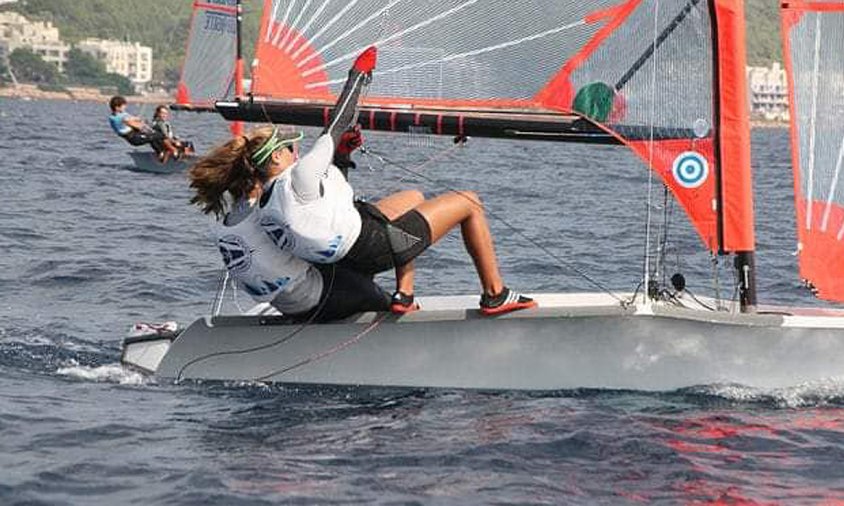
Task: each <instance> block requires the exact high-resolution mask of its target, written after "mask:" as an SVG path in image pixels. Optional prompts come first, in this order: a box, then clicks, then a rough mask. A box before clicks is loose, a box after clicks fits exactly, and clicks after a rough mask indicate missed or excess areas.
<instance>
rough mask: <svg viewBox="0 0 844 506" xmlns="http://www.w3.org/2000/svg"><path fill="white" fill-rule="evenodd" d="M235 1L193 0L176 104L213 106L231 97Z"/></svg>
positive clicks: (234, 58)
mask: <svg viewBox="0 0 844 506" xmlns="http://www.w3.org/2000/svg"><path fill="white" fill-rule="evenodd" d="M236 3H237V0H196V1H195V2H194V4H193V16H192V17H191V24H190V35H189V37H188V46H187V51H186V54H185V61H184V63H183V65H182V75H181V77H180V79H179V86H178V89H177V92H176V103H177V104H179V105H181V106H183V107H189V108H195V109H203V108H212V107H213V106H214V103H215V102H216V101H217V100H221V99H224V98H227V97H231V96H234V86H235V84H234V83H235V60H236V49H237V24H236V23H237V7H236Z"/></svg>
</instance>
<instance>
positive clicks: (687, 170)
mask: <svg viewBox="0 0 844 506" xmlns="http://www.w3.org/2000/svg"><path fill="white" fill-rule="evenodd" d="M671 173H672V174H673V175H674V180H675V181H677V183H678V184H679V185H680V186H682V187H683V188H697V187H699V186H700V185H702V184H703V183H704V182H705V181H706V178H707V177H709V163H708V162H707V161H706V158H705V157H704V156H703V155H701V154H700V153H698V152H695V151H686V152H683V153H680V155H679V156H678V157H677V158H675V159H674V167H673V169H672V170H671Z"/></svg>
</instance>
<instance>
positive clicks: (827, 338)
mask: <svg viewBox="0 0 844 506" xmlns="http://www.w3.org/2000/svg"><path fill="white" fill-rule="evenodd" d="M537 298H538V300H540V304H541V307H540V308H537V309H534V310H528V311H521V312H516V313H512V314H509V315H505V316H502V317H499V318H493V319H490V318H484V317H481V316H479V315H478V314H477V311H475V310H474V309H469V308H471V307H476V304H477V302H473V300H472V299H471V298H466V297H454V298H437V299H436V300H432V301H430V302H428V303H426V302H424V299H423V307H426V308H428V309H426V310H425V311H420V312H417V313H412V314H410V315H406V316H404V317H400V318H399V317H396V316H393V315H383V314H364V315H361V316H360V317H358V318H356V319H354V320H353V321H348V322H343V323H334V324H321V325H308V326H301V325H293V324H290V323H286V322H283V321H281V320H280V319H279V317H277V316H273V315H269V314H255V315H250V316H235V317H231V316H228V317H217V318H211V319H206V318H202V319H199V320H197V321H195V322H194V323H193V324H192V325H190V326H189V327H188V328H187V329H185V331H184V332H182V334H181V335H180V336H179V337H178V338H177V339H176V340H175V341H174V342H173V343H172V345H170V347H169V350H167V352H166V354H165V355H164V357H163V359H162V360H161V362H160V364H158V367H157V368H155V374H156V376H158V377H160V378H166V379H188V378H192V379H217V380H259V381H273V382H286V383H317V384H337V385H372V386H422V387H452V388H472V389H527V390H557V389H571V388H611V389H635V390H672V389H676V388H682V387H688V386H693V385H702V384H713V383H739V384H743V385H747V386H757V387H770V388H778V387H786V386H793V385H798V384H802V383H806V382H811V381H818V380H824V379H828V378H832V377H836V376H844V360H842V358H844V316H842V315H839V314H830V313H826V314H819V313H817V314H809V313H807V314H802V315H801V314H796V313H793V312H792V313H791V314H790V315H784V314H755V315H740V314H730V313H725V312H709V311H700V310H690V309H682V308H677V307H673V306H644V305H639V306H631V307H627V308H622V307H621V306H620V305H618V304H610V303H609V301H606V302H607V303H606V304H602V303H600V304H595V303H594V302H595V301H599V299H600V298H599V297H597V296H594V295H586V294H581V295H577V294H572V295H553V294H550V295H544V296H543V295H539V296H537ZM449 307H450V308H455V307H457V308H460V309H439V308H449ZM148 368H149V367H148Z"/></svg>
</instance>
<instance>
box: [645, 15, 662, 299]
mask: <svg viewBox="0 0 844 506" xmlns="http://www.w3.org/2000/svg"><path fill="white" fill-rule="evenodd" d="M654 10H655V12H654V42H653V44H652V45H651V47H652V48H653V49H654V52H653V53H652V54H653V58H654V63H653V72H651V111H650V118H651V121H650V123H651V125H650V142H649V143H648V197H647V203H646V204H645V205H646V211H645V213H646V220H645V258H644V261H643V266H642V275H643V280H644V281H643V282H644V284H645V290H644V296H645V301H647V300H648V298H649V297H650V277H651V272H650V271H651V266H650V255H651V206H652V198H653V197H652V191H653V179H654V174H653V172H654V171H653V169H651V167H653V159H654V123H655V121H654V116H655V115H656V68H657V56H658V55H657V54H656V51H655V50H656V46H657V39H658V37H659V36H658V34H657V30H658V29H659V0H657V1H656V4H655V9H654Z"/></svg>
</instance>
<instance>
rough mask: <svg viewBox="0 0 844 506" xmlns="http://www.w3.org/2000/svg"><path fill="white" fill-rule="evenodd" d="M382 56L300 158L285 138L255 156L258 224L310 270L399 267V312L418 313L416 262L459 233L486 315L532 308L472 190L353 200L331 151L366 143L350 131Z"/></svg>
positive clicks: (360, 73)
mask: <svg viewBox="0 0 844 506" xmlns="http://www.w3.org/2000/svg"><path fill="white" fill-rule="evenodd" d="M376 58H377V53H376V49H375V47H370V48H369V49H367V50H366V51H364V52H363V53H362V54H361V55H360V56H358V58H357V60H356V61H355V63H354V65H353V66H352V68H351V70H350V71H349V77H348V80H347V81H346V84H345V86H344V87H343V91H342V92H341V94H340V97H339V99H338V101H337V104H336V105H335V107H334V110H333V111H332V113H331V116H330V118H329V122H328V126H327V127H326V128H325V130H324V131H323V132H322V135H321V136H320V137H319V138H318V139H317V140H316V142H315V143H314V146H313V148H312V149H311V150H310V151H309V152H308V153H307V154H306V155H305V156H303V157H302V159H301V160H299V159H298V152H297V150H296V147H295V146H294V147H291V148H290V149H282V148H285V147H287V144H286V138H285V139H281V138H279V136H278V132H277V131H273V132H272V135H270V136H269V137H268V138H267V140H266V143H265V144H263V145H262V146H260V147H259V148H258V149H256V150H255V151H253V152H250V160H251V163H252V166H253V167H254V169H255V173H256V175H257V177H258V178H259V179H260V180H261V181H262V183H264V194H263V195H262V197H261V203H260V207H261V225H262V226H264V228H265V230H266V231H267V232H268V233H269V234H270V235H271V237H272V238H273V240H274V241H275V242H276V244H277V245H278V246H279V247H280V248H282V249H284V250H287V251H290V252H292V253H293V254H294V255H296V256H297V257H299V258H302V259H304V260H307V261H310V262H314V263H322V264H335V263H336V264H338V265H340V266H344V267H348V268H350V269H352V270H355V271H358V272H361V273H365V274H375V273H378V272H384V271H387V270H390V269H392V268H395V269H396V291H395V293H394V295H393V298H392V304H391V310H392V311H393V312H395V313H406V312H410V311H414V310H416V309H418V305H417V304H416V303H415V302H414V300H413V291H414V287H413V284H414V267H413V260H414V259H415V258H416V257H417V256H419V254H421V253H422V252H423V251H425V250H426V249H427V248H428V247H429V246H430V245H431V244H432V243H434V242H436V241H438V240H439V239H441V238H442V237H443V236H445V235H446V234H447V233H448V232H449V231H450V230H451V229H453V228H454V227H457V226H460V229H461V232H462V235H463V239H464V243H465V244H466V248H467V250H468V252H469V254H470V255H471V256H472V259H473V260H474V263H475V266H476V269H477V272H478V276H479V278H480V282H481V286H482V290H483V291H482V295H481V300H480V309H481V312H482V313H484V314H486V315H495V314H501V313H505V312H508V311H513V310H517V309H524V308H529V307H534V306H536V302H534V301H533V300H532V299H530V298H528V297H525V296H523V295H520V294H518V293H517V292H515V291H513V290H510V289H509V288H507V287H506V286H505V285H504V283H503V280H502V279H501V274H500V272H499V270H498V263H497V260H496V256H495V248H494V246H493V241H492V235H491V233H490V230H489V225H488V223H487V221H486V217H485V214H484V209H483V204H482V203H481V201H480V199H479V197H478V196H477V195H476V194H475V193H474V192H450V193H447V194H444V195H440V196H437V197H435V198H433V199H431V200H427V201H421V197H422V196H421V194H419V193H418V192H400V193H397V194H394V195H390V196H388V197H387V198H385V199H384V200H382V201H380V202H378V203H376V204H375V205H372V204H369V203H366V202H360V201H355V199H354V191H353V190H352V187H351V186H350V185H349V183H348V181H347V180H346V178H345V177H344V174H342V173H341V171H340V170H339V169H338V167H337V166H336V165H334V164H332V159H333V157H334V154H335V150H337V151H340V152H341V153H343V152H344V153H345V154H346V155H348V154H350V152H351V151H352V150H354V149H355V148H356V147H357V146H359V145H360V144H361V142H360V133H359V131H358V130H355V129H353V130H351V131H349V128H350V127H351V126H352V123H353V122H354V120H355V117H356V116H357V114H356V111H357V103H358V98H359V97H360V94H361V92H362V90H363V88H364V87H365V86H366V84H368V82H369V81H370V79H371V78H372V71H373V69H374V68H375V63H376ZM355 137H357V140H355Z"/></svg>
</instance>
